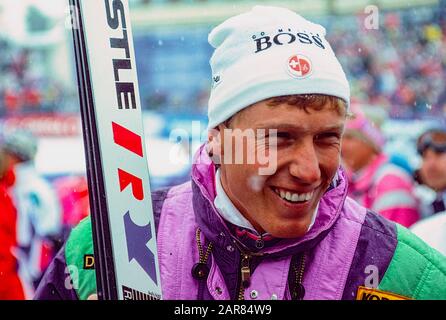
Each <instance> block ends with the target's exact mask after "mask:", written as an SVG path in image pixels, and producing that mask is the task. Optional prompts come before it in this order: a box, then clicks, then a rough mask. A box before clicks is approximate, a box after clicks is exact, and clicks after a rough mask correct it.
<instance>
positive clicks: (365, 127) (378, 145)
mask: <svg viewBox="0 0 446 320" xmlns="http://www.w3.org/2000/svg"><path fill="white" fill-rule="evenodd" d="M351 110H352V112H353V118H352V119H349V120H348V121H347V123H346V126H345V133H346V134H351V135H354V136H357V137H358V138H360V139H362V140H364V141H365V142H367V143H369V144H370V145H371V146H372V147H373V148H374V149H375V150H376V151H377V152H381V151H382V148H383V146H384V144H385V142H386V140H385V138H384V135H383V134H382V132H381V130H380V129H379V127H377V126H376V125H375V124H374V123H373V122H372V121H371V120H370V119H368V118H367V117H366V115H365V114H364V112H363V111H362V110H361V109H360V108H359V106H358V105H357V104H352V105H351Z"/></svg>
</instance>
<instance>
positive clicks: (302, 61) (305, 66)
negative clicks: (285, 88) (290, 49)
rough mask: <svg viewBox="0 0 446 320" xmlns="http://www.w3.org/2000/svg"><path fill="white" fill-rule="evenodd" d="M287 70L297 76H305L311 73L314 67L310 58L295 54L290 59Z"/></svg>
mask: <svg viewBox="0 0 446 320" xmlns="http://www.w3.org/2000/svg"><path fill="white" fill-rule="evenodd" d="M287 70H288V73H289V74H290V75H292V76H293V77H295V78H305V77H307V76H309V75H310V74H311V72H312V71H313V67H312V65H311V61H310V59H309V58H307V57H306V56H303V55H301V54H295V55H293V56H291V57H290V58H289V59H288V61H287Z"/></svg>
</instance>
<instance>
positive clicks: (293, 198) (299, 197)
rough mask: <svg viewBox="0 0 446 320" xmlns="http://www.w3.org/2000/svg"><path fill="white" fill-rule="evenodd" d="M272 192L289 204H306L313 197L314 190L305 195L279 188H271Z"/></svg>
mask: <svg viewBox="0 0 446 320" xmlns="http://www.w3.org/2000/svg"><path fill="white" fill-rule="evenodd" d="M273 191H274V192H275V193H276V194H277V195H278V196H279V197H281V198H282V199H284V200H286V201H288V202H291V203H299V202H301V203H302V202H306V201H308V200H310V199H311V198H312V197H313V195H314V190H313V191H310V192H307V193H296V192H292V191H290V190H285V189H281V188H273Z"/></svg>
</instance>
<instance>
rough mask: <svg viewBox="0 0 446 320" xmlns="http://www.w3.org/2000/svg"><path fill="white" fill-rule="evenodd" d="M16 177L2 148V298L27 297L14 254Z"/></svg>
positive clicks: (0, 176) (0, 179)
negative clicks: (13, 191)
mask: <svg viewBox="0 0 446 320" xmlns="http://www.w3.org/2000/svg"><path fill="white" fill-rule="evenodd" d="M14 179H15V177H14V172H13V171H12V170H9V169H8V167H7V165H6V159H5V154H4V152H3V150H1V149H0V300H23V299H24V298H25V296H24V292H23V287H22V284H21V282H20V278H19V276H18V273H17V272H18V262H17V258H16V256H15V254H14V251H15V249H16V245H17V237H16V219H17V212H16V208H15V206H14V203H13V201H12V198H11V196H10V187H11V186H12V185H13V184H14Z"/></svg>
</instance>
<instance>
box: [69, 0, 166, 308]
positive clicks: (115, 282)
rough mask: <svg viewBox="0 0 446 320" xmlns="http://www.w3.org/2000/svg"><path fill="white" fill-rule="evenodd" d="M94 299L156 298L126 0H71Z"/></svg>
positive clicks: (154, 249)
mask: <svg viewBox="0 0 446 320" xmlns="http://www.w3.org/2000/svg"><path fill="white" fill-rule="evenodd" d="M70 12H71V16H72V32H73V43H74V51H75V59H76V71H77V79H78V91H79V99H80V109H81V118H82V128H83V138H84V144H85V155H86V162H87V178H88V187H89V195H90V208H91V220H92V230H93V243H94V265H95V271H96V282H97V291H98V299H100V300H154V299H161V285H160V273H159V267H158V256H157V247H156V236H155V221H154V218H153V210H152V202H151V194H150V186H149V174H148V167H147V158H146V157H147V153H146V148H145V143H144V132H143V122H142V112H141V102H140V98H139V88H138V81H137V73H136V63H135V53H134V47H133V38H132V30H131V25H130V15H129V5H128V0H70Z"/></svg>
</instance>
